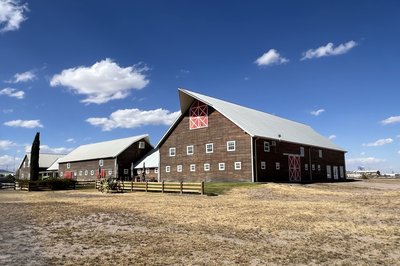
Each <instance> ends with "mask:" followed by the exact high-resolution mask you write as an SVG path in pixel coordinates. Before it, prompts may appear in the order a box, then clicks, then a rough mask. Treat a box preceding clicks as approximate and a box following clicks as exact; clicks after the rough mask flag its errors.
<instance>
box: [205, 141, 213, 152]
mask: <svg viewBox="0 0 400 266" xmlns="http://www.w3.org/2000/svg"><path fill="white" fill-rule="evenodd" d="M213 152H214V144H213V143H207V144H206V153H213Z"/></svg>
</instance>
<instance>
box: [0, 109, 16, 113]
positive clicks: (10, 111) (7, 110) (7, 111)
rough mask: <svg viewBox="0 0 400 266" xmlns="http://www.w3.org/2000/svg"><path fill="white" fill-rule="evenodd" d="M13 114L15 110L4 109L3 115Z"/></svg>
mask: <svg viewBox="0 0 400 266" xmlns="http://www.w3.org/2000/svg"><path fill="white" fill-rule="evenodd" d="M12 112H14V109H3V113H5V114H9V113H12Z"/></svg>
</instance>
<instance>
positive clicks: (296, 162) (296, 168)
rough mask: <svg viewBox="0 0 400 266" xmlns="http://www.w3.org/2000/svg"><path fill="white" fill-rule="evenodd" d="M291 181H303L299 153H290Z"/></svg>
mask: <svg viewBox="0 0 400 266" xmlns="http://www.w3.org/2000/svg"><path fill="white" fill-rule="evenodd" d="M288 157H289V159H288V160H289V181H290V182H300V181H301V164H300V156H299V155H289V156H288Z"/></svg>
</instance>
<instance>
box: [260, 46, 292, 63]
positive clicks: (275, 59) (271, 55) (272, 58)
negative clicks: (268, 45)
mask: <svg viewBox="0 0 400 266" xmlns="http://www.w3.org/2000/svg"><path fill="white" fill-rule="evenodd" d="M287 62H289V59H286V58H284V57H282V56H281V55H280V54H279V53H278V51H276V50H275V49H270V50H269V51H268V52H266V53H264V54H263V55H262V56H261V57H259V58H257V60H256V61H255V62H254V63H256V64H257V65H259V66H268V65H273V64H277V65H280V64H284V63H287Z"/></svg>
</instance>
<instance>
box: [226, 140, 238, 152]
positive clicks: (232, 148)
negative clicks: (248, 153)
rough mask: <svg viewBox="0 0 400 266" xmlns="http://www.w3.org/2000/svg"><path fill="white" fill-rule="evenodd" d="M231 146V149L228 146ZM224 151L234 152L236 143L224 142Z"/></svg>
mask: <svg viewBox="0 0 400 266" xmlns="http://www.w3.org/2000/svg"><path fill="white" fill-rule="evenodd" d="M232 144H233V147H230V145H232ZM226 150H227V151H236V141H235V140H228V141H227V142H226Z"/></svg>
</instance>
